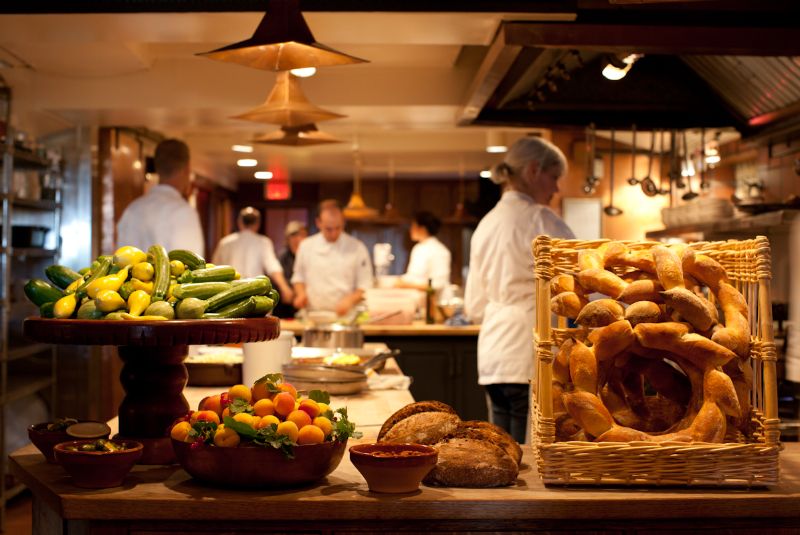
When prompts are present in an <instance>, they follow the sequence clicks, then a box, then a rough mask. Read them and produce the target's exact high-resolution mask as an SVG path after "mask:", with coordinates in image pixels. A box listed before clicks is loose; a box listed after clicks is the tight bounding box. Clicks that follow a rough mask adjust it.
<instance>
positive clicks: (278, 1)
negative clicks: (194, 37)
mask: <svg viewBox="0 0 800 535" xmlns="http://www.w3.org/2000/svg"><path fill="white" fill-rule="evenodd" d="M198 55H200V56H205V57H207V58H211V59H215V60H218V61H226V62H229V63H237V64H239V65H244V66H245V67H252V68H255V69H263V70H268V71H288V70H290V69H299V68H303V67H326V66H333V65H349V64H353V63H365V62H366V61H367V60H365V59H361V58H357V57H355V56H351V55H349V54H345V53H344V52H339V51H338V50H334V49H332V48H330V47H328V46H325V45H323V44H320V43H318V42H317V41H316V39H314V35H313V34H312V33H311V29H310V28H309V27H308V24H306V21H305V19H304V18H303V14H302V13H301V12H300V6H299V2H298V0H270V1H269V2H268V4H267V13H266V14H265V15H264V18H262V19H261V22H260V23H259V25H258V27H257V28H256V31H255V32H254V33H253V36H252V37H250V38H249V39H245V40H244V41H240V42H238V43H234V44H232V45H227V46H224V47H222V48H217V49H216V50H211V51H209V52H203V53H200V54H198Z"/></svg>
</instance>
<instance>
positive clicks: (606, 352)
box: [589, 319, 636, 362]
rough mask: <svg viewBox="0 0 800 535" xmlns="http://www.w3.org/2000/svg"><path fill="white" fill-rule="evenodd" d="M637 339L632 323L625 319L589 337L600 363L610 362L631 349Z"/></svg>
mask: <svg viewBox="0 0 800 535" xmlns="http://www.w3.org/2000/svg"><path fill="white" fill-rule="evenodd" d="M635 338H636V337H635V335H634V331H633V329H632V328H631V324H630V322H628V321H627V320H624V319H621V320H620V321H615V322H614V323H612V324H610V325H606V326H605V327H602V328H600V329H595V330H594V331H592V333H591V334H590V335H589V341H590V342H591V343H592V349H593V350H594V356H595V358H596V359H597V361H598V362H602V361H605V360H609V359H611V358H612V357H614V356H615V355H617V354H619V353H620V352H622V351H623V350H624V349H626V348H627V347H629V346H630V345H631V343H632V342H633V341H634V340H635Z"/></svg>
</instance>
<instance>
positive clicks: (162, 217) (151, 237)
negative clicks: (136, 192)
mask: <svg viewBox="0 0 800 535" xmlns="http://www.w3.org/2000/svg"><path fill="white" fill-rule="evenodd" d="M204 243H205V240H204V239H203V229H202V227H201V226H200V217H198V215H197V211H196V210H195V209H194V208H192V206H191V205H190V204H189V203H188V202H186V199H184V198H183V197H182V196H181V194H180V193H178V190H176V189H175V188H173V187H172V186H167V185H165V184H158V185H156V186H153V187H152V188H151V189H150V191H148V192H147V193H146V194H144V195H142V196H141V197H139V198H138V199H136V200H135V201H133V202H132V203H131V204H129V205H128V207H127V208H126V209H125V211H124V212H123V213H122V217H121V218H120V220H119V222H118V223H117V245H118V246H120V247H121V246H123V245H133V246H135V247H138V248H139V249H141V250H142V251H147V249H148V247H150V246H151V245H155V244H160V245H163V246H164V248H165V249H166V250H167V251H171V250H173V249H188V250H190V251H194V252H195V253H197V254H199V255H203V254H204V252H205V245H204Z"/></svg>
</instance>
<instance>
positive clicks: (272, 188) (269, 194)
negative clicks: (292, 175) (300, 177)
mask: <svg viewBox="0 0 800 535" xmlns="http://www.w3.org/2000/svg"><path fill="white" fill-rule="evenodd" d="M291 196H292V186H291V184H289V181H288V180H275V179H274V178H273V179H272V180H270V181H269V182H267V183H266V184H264V198H265V199H267V200H268V201H286V200H288V199H289V198H291Z"/></svg>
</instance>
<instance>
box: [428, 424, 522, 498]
mask: <svg viewBox="0 0 800 535" xmlns="http://www.w3.org/2000/svg"><path fill="white" fill-rule="evenodd" d="M436 449H437V451H438V452H439V460H438V461H437V463H436V466H435V467H434V468H433V470H431V471H430V472H429V473H428V475H427V476H425V479H423V482H424V483H425V484H426V485H434V486H444V487H481V488H486V487H503V486H507V485H513V484H514V483H515V482H516V481H517V476H518V475H519V465H517V463H516V462H515V461H514V459H513V458H512V457H511V456H510V455H509V454H508V453H506V451H505V450H503V448H502V447H500V446H499V445H497V444H492V443H491V442H489V441H487V440H485V439H484V438H475V437H474V435H471V434H469V433H456V434H455V435H453V436H450V437H448V438H446V439H444V440H442V441H441V442H439V443H438V444H436Z"/></svg>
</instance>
